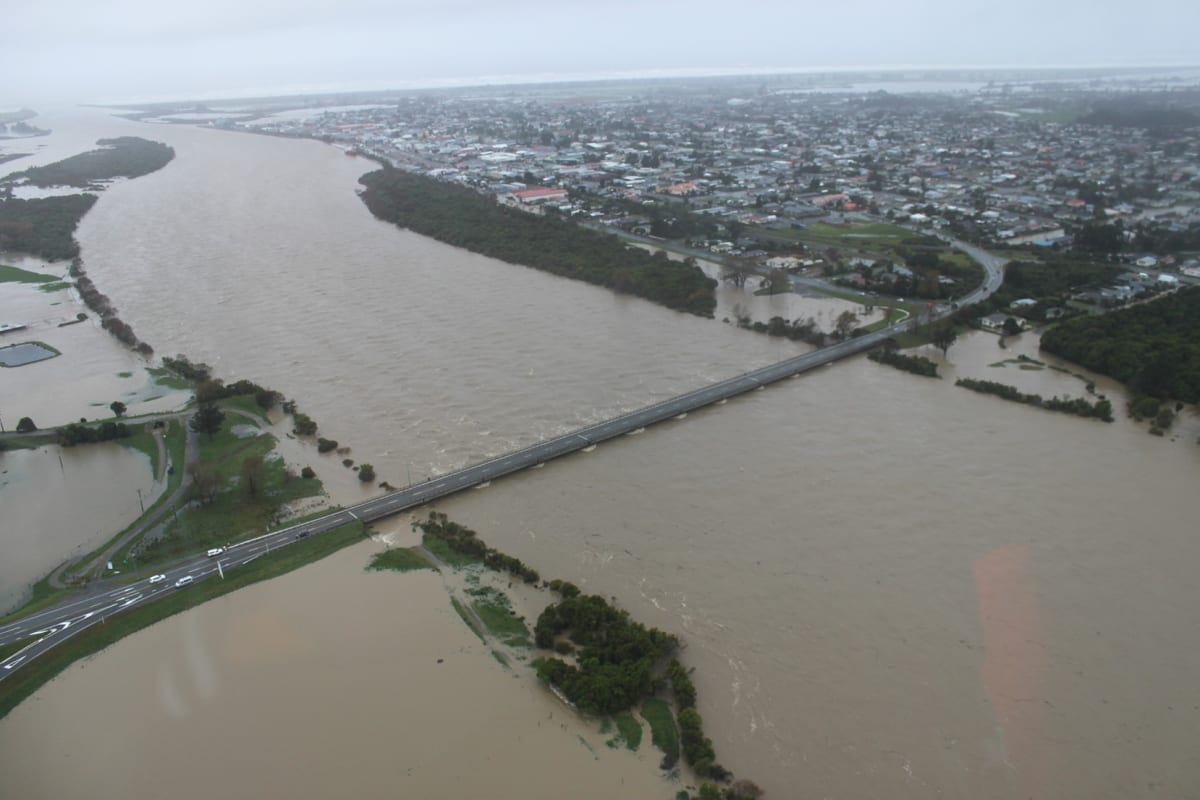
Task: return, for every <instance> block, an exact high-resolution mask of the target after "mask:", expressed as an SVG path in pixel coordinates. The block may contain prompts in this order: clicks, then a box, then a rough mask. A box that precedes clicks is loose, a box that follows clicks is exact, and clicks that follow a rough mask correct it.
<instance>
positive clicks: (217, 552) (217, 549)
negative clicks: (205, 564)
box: [208, 547, 225, 558]
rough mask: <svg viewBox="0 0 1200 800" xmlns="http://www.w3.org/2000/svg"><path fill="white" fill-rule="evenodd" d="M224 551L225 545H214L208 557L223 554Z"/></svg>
mask: <svg viewBox="0 0 1200 800" xmlns="http://www.w3.org/2000/svg"><path fill="white" fill-rule="evenodd" d="M224 552H225V548H224V547H214V548H213V549H211V550H209V551H208V557H209V558H212V557H213V556H219V555H221V553H224Z"/></svg>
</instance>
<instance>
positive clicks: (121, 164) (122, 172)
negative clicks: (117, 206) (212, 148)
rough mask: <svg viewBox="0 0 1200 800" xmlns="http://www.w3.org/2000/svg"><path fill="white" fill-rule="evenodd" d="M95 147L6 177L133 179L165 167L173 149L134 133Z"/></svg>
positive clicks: (88, 181) (54, 181)
mask: <svg viewBox="0 0 1200 800" xmlns="http://www.w3.org/2000/svg"><path fill="white" fill-rule="evenodd" d="M96 144H98V145H100V149H98V150H89V151H88V152H86V153H80V154H78V155H74V156H71V157H70V158H64V159H63V160H62V161H56V162H54V163H53V164H47V165H46V166H44V167H30V168H29V169H27V170H24V171H22V172H17V173H14V174H13V175H10V176H9V178H8V180H10V181H11V180H16V179H20V178H24V179H25V180H27V181H28V182H29V183H31V184H33V185H34V186H42V187H46V186H79V187H89V186H91V185H92V184H94V183H95V182H97V181H105V180H112V179H113V178H137V177H139V176H141V175H148V174H149V173H151V172H154V171H155V170H159V169H162V168H163V167H165V166H166V165H167V164H168V163H169V162H170V161H171V159H172V158H174V157H175V151H174V150H173V149H172V148H170V147H168V146H167V145H165V144H162V143H161V142H152V141H150V140H148V139H142V138H139V137H137V136H121V137H119V138H116V139H100V140H99V141H97V142H96Z"/></svg>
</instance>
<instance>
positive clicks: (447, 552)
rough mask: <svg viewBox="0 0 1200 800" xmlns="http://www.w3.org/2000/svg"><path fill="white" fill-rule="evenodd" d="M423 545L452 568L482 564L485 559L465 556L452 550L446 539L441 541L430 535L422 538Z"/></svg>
mask: <svg viewBox="0 0 1200 800" xmlns="http://www.w3.org/2000/svg"><path fill="white" fill-rule="evenodd" d="M421 544H422V545H424V547H425V549H426V550H428V551H429V552H431V553H433V554H434V555H435V556H437V557H438V558H439V559H441V560H442V561H444V562H446V563H447V564H449V565H450V566H452V567H469V566H472V565H473V564H482V563H483V559H481V558H477V557H476V556H468V555H464V554H462V553H460V552H458V551H457V550H452V549H450V545H448V544H447V543H446V541H445V540H444V539H439V538H438V537H436V536H430V535H429V534H428V533H427V534H425V535H424V536H422V537H421Z"/></svg>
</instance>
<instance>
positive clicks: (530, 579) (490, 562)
mask: <svg viewBox="0 0 1200 800" xmlns="http://www.w3.org/2000/svg"><path fill="white" fill-rule="evenodd" d="M417 527H418V528H420V529H421V532H422V533H424V534H426V535H427V536H433V537H435V538H437V539H441V540H442V541H443V542H445V543H446V545H447V546H449V547H450V549H451V550H454V551H455V552H458V553H462V554H463V555H466V556H471V557H472V558H477V559H479V560H481V561H483V563H484V564H486V565H487V566H489V567H491V568H492V569H494V570H496V571H497V572H507V573H509V574H511V575H513V576H514V577H517V578H520V579H521V580H523V581H525V583H537V582H538V581H539V580H541V576H539V575H538V573H537V570H535V569H533V568H532V567H528V566H526V565H525V564H524V563H522V562H521V560H520V559H518V558H514V557H513V556H510V555H506V554H504V553H501V552H500V551H499V550H493V549H492V548H490V547H488V546H487V545H486V544H484V543H483V540H482V539H480V538H479V537H478V536H476V535H475V531H473V530H471V529H470V528H468V527H466V526H465V525H459V524H458V523H457V522H453V521H451V520H450V519H449V518H448V517H447V516H446V515H445V514H442V513H440V512H437V511H430V512H429V519H427V520H425V521H424V522H418V523H417Z"/></svg>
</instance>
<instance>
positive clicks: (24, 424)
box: [17, 417, 37, 433]
mask: <svg viewBox="0 0 1200 800" xmlns="http://www.w3.org/2000/svg"><path fill="white" fill-rule="evenodd" d="M36 430H37V425H34V424H33V420H32V419H30V418H29V417H21V419H19V420H17V433H32V432H34V431H36Z"/></svg>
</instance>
